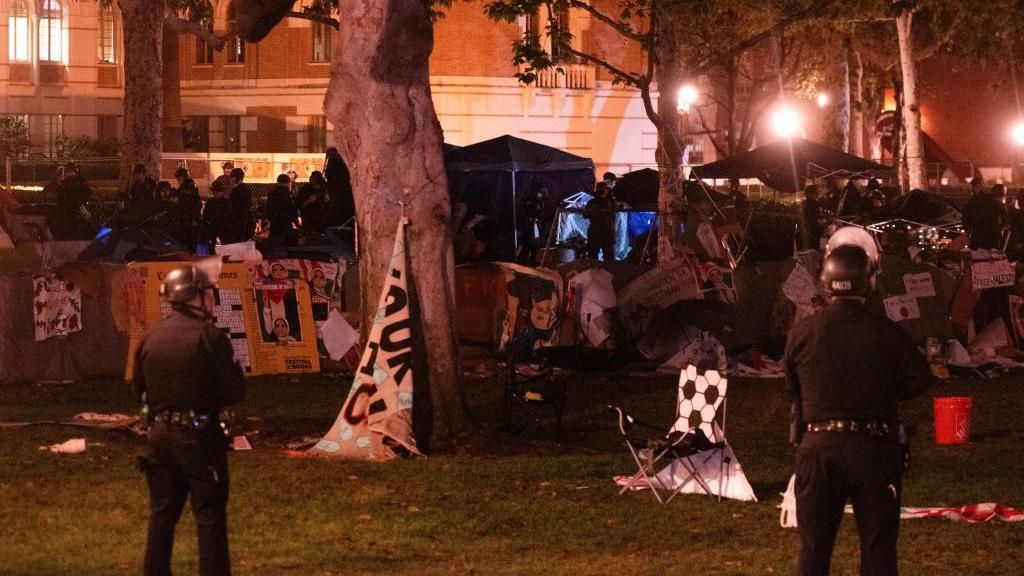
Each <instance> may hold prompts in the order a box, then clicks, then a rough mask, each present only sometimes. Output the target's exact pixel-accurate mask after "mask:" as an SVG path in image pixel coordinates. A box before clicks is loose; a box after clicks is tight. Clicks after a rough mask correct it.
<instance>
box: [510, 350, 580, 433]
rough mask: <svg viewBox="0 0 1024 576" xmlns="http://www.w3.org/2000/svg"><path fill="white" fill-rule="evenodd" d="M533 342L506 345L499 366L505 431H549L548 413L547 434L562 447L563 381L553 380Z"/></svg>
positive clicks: (553, 377)
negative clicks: (533, 429)
mask: <svg viewBox="0 0 1024 576" xmlns="http://www.w3.org/2000/svg"><path fill="white" fill-rule="evenodd" d="M533 344H534V342H533V341H532V340H530V339H529V338H527V339H525V340H524V341H513V342H509V344H508V345H507V346H506V350H505V352H504V356H503V358H502V359H501V360H499V362H498V370H497V372H496V373H497V374H498V376H499V378H501V380H502V391H503V403H504V420H505V426H504V428H505V431H507V432H509V433H513V434H521V433H523V432H524V431H525V430H526V429H527V428H529V427H530V426H531V425H536V426H537V427H538V428H548V422H546V421H547V420H548V418H547V417H546V416H545V415H544V414H543V413H544V412H545V411H550V412H551V413H552V414H551V415H552V416H553V420H554V423H553V425H552V426H551V430H550V432H551V433H552V438H553V440H554V441H555V442H557V443H562V442H563V440H564V433H563V430H562V415H563V413H564V412H565V399H566V386H565V379H564V378H558V377H556V374H555V370H554V368H553V367H552V366H550V364H549V362H548V361H547V359H546V358H544V357H543V354H539V353H538V352H536V351H535V350H534V349H533Z"/></svg>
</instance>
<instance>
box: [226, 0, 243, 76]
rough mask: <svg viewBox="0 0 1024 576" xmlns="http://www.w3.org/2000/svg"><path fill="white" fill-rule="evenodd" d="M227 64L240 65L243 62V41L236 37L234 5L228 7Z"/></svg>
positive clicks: (236, 26) (236, 22)
mask: <svg viewBox="0 0 1024 576" xmlns="http://www.w3.org/2000/svg"><path fill="white" fill-rule="evenodd" d="M227 33H228V42H227V52H228V64H242V63H244V62H245V40H242V39H241V38H239V36H238V18H237V17H236V16H235V3H234V2H232V3H231V4H230V5H228V26H227Z"/></svg>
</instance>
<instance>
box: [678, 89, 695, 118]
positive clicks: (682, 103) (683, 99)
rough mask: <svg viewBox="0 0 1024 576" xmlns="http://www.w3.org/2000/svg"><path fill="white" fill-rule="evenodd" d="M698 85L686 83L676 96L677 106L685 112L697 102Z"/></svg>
mask: <svg viewBox="0 0 1024 576" xmlns="http://www.w3.org/2000/svg"><path fill="white" fill-rule="evenodd" d="M697 96H698V94H697V87H696V86H694V85H693V84H686V85H684V86H683V87H682V88H680V89H679V94H678V95H677V96H676V108H678V109H679V110H681V111H683V112H689V111H690V106H693V104H694V103H696V102H697Z"/></svg>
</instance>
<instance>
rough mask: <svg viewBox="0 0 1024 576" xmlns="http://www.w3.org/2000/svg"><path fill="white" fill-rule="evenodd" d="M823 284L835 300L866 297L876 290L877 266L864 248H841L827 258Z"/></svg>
mask: <svg viewBox="0 0 1024 576" xmlns="http://www.w3.org/2000/svg"><path fill="white" fill-rule="evenodd" d="M821 283H822V284H823V285H824V286H825V290H827V291H828V294H829V296H832V297H833V298H836V297H843V296H853V297H865V296H867V295H868V294H869V293H870V292H871V291H872V290H874V289H875V266H874V265H873V264H872V263H871V259H870V258H868V254H867V252H865V251H864V249H863V248H861V247H859V246H852V245H849V244H847V245H843V246H839V247H837V248H835V249H834V250H832V252H830V253H829V255H828V256H826V257H825V263H824V264H823V265H822V267H821Z"/></svg>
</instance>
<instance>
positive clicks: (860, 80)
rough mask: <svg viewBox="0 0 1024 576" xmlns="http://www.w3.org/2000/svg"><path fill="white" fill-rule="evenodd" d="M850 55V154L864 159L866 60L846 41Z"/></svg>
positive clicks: (848, 40)
mask: <svg viewBox="0 0 1024 576" xmlns="http://www.w3.org/2000/svg"><path fill="white" fill-rule="evenodd" d="M846 43H847V46H848V47H849V50H848V53H852V54H853V79H854V80H853V85H852V86H851V88H852V96H851V100H852V102H851V103H850V108H851V110H850V154H853V155H854V156H860V157H861V158H863V157H864V60H863V59H861V56H860V51H858V50H857V49H856V48H854V47H853V46H852V44H851V43H850V39H849V38H847V39H846Z"/></svg>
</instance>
